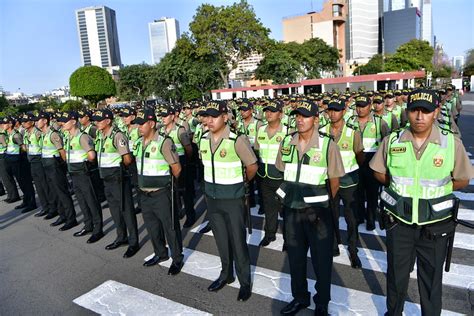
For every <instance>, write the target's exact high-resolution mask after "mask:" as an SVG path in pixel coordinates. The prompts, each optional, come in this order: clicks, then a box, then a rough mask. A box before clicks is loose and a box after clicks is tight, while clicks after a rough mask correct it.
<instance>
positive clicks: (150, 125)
mask: <svg viewBox="0 0 474 316" xmlns="http://www.w3.org/2000/svg"><path fill="white" fill-rule="evenodd" d="M155 125H156V123H155V122H153V121H148V122H145V123H143V124H142V125H138V131H139V132H140V135H142V136H143V137H148V136H150V134H151V133H153V130H154V128H155Z"/></svg>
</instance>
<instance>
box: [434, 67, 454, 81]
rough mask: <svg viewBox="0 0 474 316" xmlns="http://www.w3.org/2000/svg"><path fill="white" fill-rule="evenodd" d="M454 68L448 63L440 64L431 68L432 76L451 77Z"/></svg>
mask: <svg viewBox="0 0 474 316" xmlns="http://www.w3.org/2000/svg"><path fill="white" fill-rule="evenodd" d="M453 71H454V69H453V67H451V66H450V65H447V64H442V65H439V66H435V67H434V68H433V78H451V74H452V73H453Z"/></svg>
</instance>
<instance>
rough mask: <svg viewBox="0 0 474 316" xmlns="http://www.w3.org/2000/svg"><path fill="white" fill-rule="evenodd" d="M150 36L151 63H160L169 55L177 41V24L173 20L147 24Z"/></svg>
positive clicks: (162, 19) (166, 19)
mask: <svg viewBox="0 0 474 316" xmlns="http://www.w3.org/2000/svg"><path fill="white" fill-rule="evenodd" d="M148 31H149V35H150V48H151V63H152V64H157V63H159V62H160V60H161V58H163V57H164V56H165V55H166V53H169V52H170V51H171V50H172V49H173V48H174V46H175V45H176V41H177V40H178V39H179V23H178V21H177V20H176V19H173V18H161V19H159V20H155V21H153V22H150V23H148Z"/></svg>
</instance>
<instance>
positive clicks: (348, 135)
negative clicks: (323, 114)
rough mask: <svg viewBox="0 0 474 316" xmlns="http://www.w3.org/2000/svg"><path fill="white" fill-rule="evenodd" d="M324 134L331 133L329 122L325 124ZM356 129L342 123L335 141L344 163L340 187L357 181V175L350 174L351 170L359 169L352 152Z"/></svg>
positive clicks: (346, 186)
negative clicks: (339, 133) (343, 173)
mask: <svg viewBox="0 0 474 316" xmlns="http://www.w3.org/2000/svg"><path fill="white" fill-rule="evenodd" d="M324 131H325V133H326V134H328V135H330V134H331V126H330V124H328V125H326V126H325V128H324ZM355 133H356V131H355V130H354V129H352V128H350V127H349V126H347V125H346V124H344V126H343V128H342V131H341V137H340V138H339V141H338V142H337V146H338V147H339V151H340V152H341V158H342V163H343V165H344V171H345V172H346V174H345V175H344V176H343V177H341V178H340V180H339V183H340V186H341V188H348V187H351V186H354V185H356V184H357V183H358V180H359V178H358V175H357V174H351V173H352V172H354V171H356V170H358V169H359V165H358V164H357V159H356V155H355V153H354V137H355Z"/></svg>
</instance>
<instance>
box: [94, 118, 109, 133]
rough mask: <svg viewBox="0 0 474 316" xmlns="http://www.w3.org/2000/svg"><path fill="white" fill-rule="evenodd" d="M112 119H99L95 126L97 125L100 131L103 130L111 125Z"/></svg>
mask: <svg viewBox="0 0 474 316" xmlns="http://www.w3.org/2000/svg"><path fill="white" fill-rule="evenodd" d="M111 122H112V121H111V120H110V119H105V120H102V121H97V122H96V124H95V126H96V127H97V129H98V130H99V131H102V130H104V129H105V128H106V127H107V126H109V125H110V123H111Z"/></svg>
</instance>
